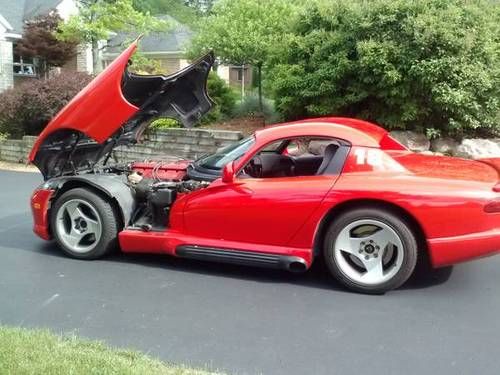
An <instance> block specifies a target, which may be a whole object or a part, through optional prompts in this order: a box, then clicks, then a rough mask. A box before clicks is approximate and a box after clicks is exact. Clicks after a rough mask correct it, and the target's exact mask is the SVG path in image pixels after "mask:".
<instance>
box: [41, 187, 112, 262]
mask: <svg viewBox="0 0 500 375" xmlns="http://www.w3.org/2000/svg"><path fill="white" fill-rule="evenodd" d="M74 200H79V201H82V202H85V203H86V204H88V205H90V206H91V207H93V208H94V210H95V212H96V213H97V215H98V219H99V220H98V221H99V222H100V228H101V230H100V238H99V240H98V241H95V243H94V244H93V245H92V246H94V247H93V248H92V249H91V250H89V251H86V252H78V251H74V249H72V248H71V247H69V246H67V245H66V244H65V242H64V241H63V240H62V239H61V233H59V230H58V229H57V227H56V225H57V223H56V221H57V216H58V215H57V213H58V212H59V211H60V210H61V208H62V207H64V205H65V203H67V202H69V201H74ZM50 220H51V221H50V224H51V229H52V233H53V236H54V238H55V240H56V241H57V243H58V244H59V246H60V247H61V249H62V250H63V251H64V253H65V254H67V255H69V256H70V257H73V258H77V259H85V260H92V259H98V258H101V257H103V256H105V255H107V254H109V253H111V252H112V251H113V250H115V249H116V248H117V247H118V246H117V244H118V232H119V231H120V221H119V219H118V217H117V214H116V212H115V210H114V209H113V206H112V205H111V203H110V202H109V201H107V200H106V199H103V198H102V197H101V196H99V195H98V194H96V193H94V192H93V191H91V190H89V189H85V188H75V189H71V190H68V191H66V192H65V193H64V194H62V195H61V196H60V197H59V198H58V199H57V200H56V202H55V204H54V205H53V207H52V209H51V218H50Z"/></svg>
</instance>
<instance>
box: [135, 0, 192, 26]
mask: <svg viewBox="0 0 500 375" xmlns="http://www.w3.org/2000/svg"><path fill="white" fill-rule="evenodd" d="M133 4H134V8H135V9H137V10H138V11H140V12H143V13H148V12H149V13H151V14H154V15H160V14H161V15H163V14H166V15H169V16H171V17H172V18H174V19H176V20H177V21H179V22H180V23H183V24H185V25H189V26H193V25H194V24H195V23H196V20H197V18H198V14H197V11H196V9H194V8H192V7H189V6H187V5H186V4H185V2H184V0H134V1H133Z"/></svg>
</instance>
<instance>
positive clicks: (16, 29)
mask: <svg viewBox="0 0 500 375" xmlns="http://www.w3.org/2000/svg"><path fill="white" fill-rule="evenodd" d="M77 1H78V0H0V92H2V91H4V90H5V89H7V88H11V87H13V86H15V85H16V84H17V83H19V82H21V81H24V80H28V79H34V78H38V77H39V76H38V72H37V68H36V67H37V64H36V61H34V60H33V59H32V58H27V57H23V56H19V55H17V54H16V52H15V45H16V43H17V42H18V41H19V40H20V39H21V38H22V33H23V26H24V23H25V22H26V21H28V20H31V19H34V18H35V17H37V16H42V15H45V14H48V13H50V12H53V11H57V12H58V14H59V16H60V17H61V18H62V19H63V20H66V19H68V18H69V17H70V16H71V15H73V14H76V13H77V12H78V7H77ZM159 17H160V18H163V19H166V20H168V21H170V22H171V23H172V24H173V28H171V29H170V30H168V31H165V32H157V33H151V34H149V35H147V36H145V37H144V38H143V39H142V41H141V43H140V45H139V46H140V47H139V48H140V51H141V53H142V54H143V55H144V56H146V57H148V58H151V59H155V60H158V61H159V62H160V64H161V67H162V68H163V69H164V71H165V73H167V74H168V73H172V72H175V71H177V70H179V69H182V68H183V67H185V66H187V65H188V64H189V61H188V60H187V58H186V47H187V45H188V44H189V42H190V40H191V38H192V37H193V34H194V33H193V31H192V30H191V29H190V28H189V27H188V26H186V25H183V24H181V23H179V22H178V21H176V20H175V19H173V18H172V17H169V16H159ZM134 36H135V35H134ZM134 36H132V34H123V33H119V34H115V35H114V36H112V37H111V38H110V40H108V41H107V47H106V48H105V49H103V50H102V51H101V52H100V64H98V65H100V66H99V68H100V69H99V70H101V69H103V68H105V67H106V66H107V65H108V64H109V63H110V62H111V61H113V59H114V58H115V57H116V56H117V55H118V54H119V53H120V51H121V50H122V49H123V44H126V42H127V41H128V40H131V39H133V38H134ZM103 44H106V43H103ZM61 69H64V70H72V71H75V70H76V71H85V72H88V73H94V72H93V64H92V53H91V50H90V48H89V47H88V46H83V45H82V46H79V47H78V50H77V53H76V55H75V57H74V59H72V60H70V61H69V62H68V63H66V65H65V66H64V67H62V68H61ZM217 73H218V75H219V76H220V77H221V78H222V79H224V80H225V81H226V83H228V84H230V85H231V86H233V87H236V88H248V87H250V86H251V83H252V69H251V67H248V66H245V67H241V66H236V65H219V66H218V67H217Z"/></svg>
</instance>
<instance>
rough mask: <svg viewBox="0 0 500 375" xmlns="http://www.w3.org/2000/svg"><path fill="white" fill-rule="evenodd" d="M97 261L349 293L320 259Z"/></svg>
mask: <svg viewBox="0 0 500 375" xmlns="http://www.w3.org/2000/svg"><path fill="white" fill-rule="evenodd" d="M38 250H39V251H40V252H43V253H45V254H47V255H51V256H55V257H61V258H65V259H68V258H67V256H66V255H64V254H63V253H62V252H61V250H59V248H58V246H57V244H56V243H55V242H45V243H43V244H40V247H39V249H38ZM75 261H78V260H75ZM99 261H103V262H117V263H124V264H130V265H140V266H143V267H150V268H159V269H165V270H172V271H176V272H186V273H193V274H203V275H209V276H217V277H226V278H233V279H240V280H249V281H254V282H260V283H273V284H276V283H287V284H294V285H298V286H303V287H310V288H320V289H326V290H333V291H337V292H347V293H352V292H351V291H348V290H347V289H345V288H344V287H343V286H342V285H340V284H339V283H338V282H337V281H336V280H335V279H333V277H332V276H331V275H330V273H329V271H328V269H327V267H326V265H325V263H324V262H323V261H322V260H321V259H318V260H316V261H315V262H314V263H313V265H312V267H311V268H310V269H309V270H308V271H307V272H304V273H292V272H288V271H285V270H276V269H266V268H259V267H249V266H240V265H234V264H225V263H214V262H206V261H199V260H193V259H185V258H177V257H174V256H169V255H161V254H125V253H121V252H116V253H114V254H111V255H109V256H108V257H106V258H105V259H102V260H99ZM81 262H85V261H81ZM451 274H452V267H447V268H442V269H435V270H432V269H429V270H428V271H427V272H423V271H421V270H420V272H416V273H415V274H414V275H413V276H412V277H411V278H410V279H409V280H408V281H407V282H406V283H405V284H404V285H403V286H402V287H401V288H400V289H401V290H414V289H425V288H430V287H434V286H437V285H440V284H443V283H445V282H446V281H447V280H448V279H449V278H450V277H451Z"/></svg>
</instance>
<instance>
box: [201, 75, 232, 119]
mask: <svg viewBox="0 0 500 375" xmlns="http://www.w3.org/2000/svg"><path fill="white" fill-rule="evenodd" d="M207 91H208V95H209V96H210V98H212V100H213V101H214V102H215V105H214V107H213V108H212V110H211V111H210V112H209V113H207V114H206V115H205V116H204V117H203V119H202V123H203V124H210V123H213V122H217V121H221V120H225V119H227V118H228V117H230V116H231V114H232V112H233V109H234V106H235V104H236V95H235V93H234V92H233V90H232V89H231V88H230V87H229V86H228V85H227V84H226V82H225V81H224V80H223V79H222V78H220V77H219V76H218V75H217V74H216V73H214V72H210V74H209V75H208V80H207Z"/></svg>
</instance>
